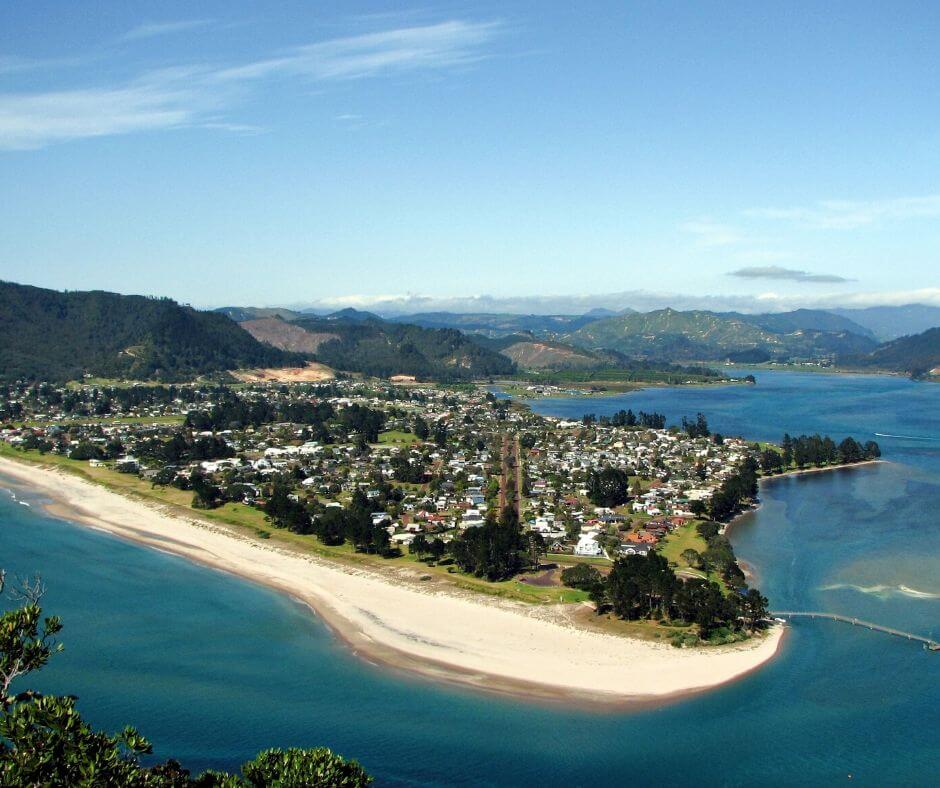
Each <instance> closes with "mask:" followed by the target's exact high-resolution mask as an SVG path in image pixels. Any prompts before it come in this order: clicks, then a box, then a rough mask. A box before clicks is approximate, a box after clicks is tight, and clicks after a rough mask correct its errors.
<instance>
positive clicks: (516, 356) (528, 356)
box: [502, 342, 598, 369]
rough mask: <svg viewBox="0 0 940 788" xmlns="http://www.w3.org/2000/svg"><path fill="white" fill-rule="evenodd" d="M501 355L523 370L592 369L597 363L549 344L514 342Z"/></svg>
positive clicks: (570, 350) (566, 349)
mask: <svg viewBox="0 0 940 788" xmlns="http://www.w3.org/2000/svg"><path fill="white" fill-rule="evenodd" d="M502 353H503V355H504V356H508V357H509V358H511V359H512V360H513V361H515V362H516V364H518V365H519V366H520V367H522V368H523V369H573V368H574V369H576V368H580V367H593V366H596V365H597V363H598V361H597V359H596V358H595V357H594V356H592V355H589V354H588V353H584V352H581V351H578V350H577V349H575V348H573V347H570V346H567V345H558V344H554V343H549V342H516V343H515V344H514V345H510V346H509V347H507V348H506V349H505V350H503V351H502Z"/></svg>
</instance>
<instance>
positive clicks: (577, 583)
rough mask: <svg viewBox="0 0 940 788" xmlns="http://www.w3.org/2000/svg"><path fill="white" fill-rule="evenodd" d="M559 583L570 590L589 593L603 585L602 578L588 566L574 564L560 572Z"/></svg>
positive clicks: (595, 570)
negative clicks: (575, 589)
mask: <svg viewBox="0 0 940 788" xmlns="http://www.w3.org/2000/svg"><path fill="white" fill-rule="evenodd" d="M561 582H562V583H564V584H565V585H566V586H568V587H570V588H577V589H579V590H581V591H588V592H591V591H595V590H596V589H598V588H599V587H602V586H603V585H604V578H603V575H601V573H600V572H598V571H597V569H595V568H594V567H593V566H591V565H590V564H575V565H574V566H569V567H567V568H566V569H563V570H562V572H561Z"/></svg>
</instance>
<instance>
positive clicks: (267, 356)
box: [0, 282, 303, 381]
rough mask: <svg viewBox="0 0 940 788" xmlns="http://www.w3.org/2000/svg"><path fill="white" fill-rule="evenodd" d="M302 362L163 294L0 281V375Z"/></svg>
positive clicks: (190, 372) (185, 374) (140, 372)
mask: <svg viewBox="0 0 940 788" xmlns="http://www.w3.org/2000/svg"><path fill="white" fill-rule="evenodd" d="M302 362H303V357H301V356H299V355H297V354H291V353H285V352H284V351H282V350H279V349H277V348H273V347H270V346H269V345H264V344H262V343H261V342H258V341H257V340H256V339H255V338H254V337H253V336H251V335H250V334H249V333H248V332H247V331H245V330H244V329H242V328H241V327H240V326H239V325H238V324H237V323H234V322H233V321H232V320H230V319H229V318H228V317H226V316H225V315H223V314H218V313H213V312H200V311H197V310H195V309H193V308H191V307H188V306H181V305H179V304H177V303H176V302H175V301H172V300H170V299H168V298H161V299H154V298H146V297H143V296H126V295H118V294H116V293H106V292H103V291H90V292H66V293H61V292H58V291H55V290H45V289H43V288H39V287H29V286H26V285H18V284H13V283H11V282H0V379H3V380H13V379H17V378H27V379H36V380H40V379H41V380H48V381H65V380H73V379H77V378H81V377H82V375H84V374H90V375H94V376H99V377H122V378H132V379H136V380H150V379H159V380H184V379H188V378H192V377H195V376H197V375H203V374H207V373H212V372H220V371H223V370H229V369H237V368H240V367H277V366H287V365H290V364H299V363H302Z"/></svg>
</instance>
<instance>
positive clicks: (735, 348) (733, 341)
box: [564, 309, 876, 362]
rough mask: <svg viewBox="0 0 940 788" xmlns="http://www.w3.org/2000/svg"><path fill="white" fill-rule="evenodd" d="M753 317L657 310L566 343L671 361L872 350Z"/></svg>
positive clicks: (609, 322)
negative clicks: (763, 322) (766, 323)
mask: <svg viewBox="0 0 940 788" xmlns="http://www.w3.org/2000/svg"><path fill="white" fill-rule="evenodd" d="M745 317H747V318H748V319H744V318H745ZM752 317H753V316H733V317H728V316H723V315H719V314H716V313H714V312H706V311H689V312H679V311H676V310H675V309H659V310H656V311H654V312H645V313H638V314H630V315H621V316H618V317H611V318H606V319H604V320H598V321H596V322H593V323H590V324H588V325H586V326H584V327H582V328H580V329H578V330H577V331H575V332H574V333H572V334H570V335H568V336H567V337H564V339H565V340H567V341H570V342H572V343H574V344H577V345H581V346H584V347H588V348H606V349H610V350H616V351H619V352H621V353H624V354H626V355H629V356H633V357H636V358H650V359H660V360H669V361H672V360H692V359H694V360H730V361H740V362H761V361H769V360H789V359H794V358H830V357H833V356H835V355H837V354H842V353H853V354H863V353H867V352H869V351H871V350H872V349H873V348H874V347H875V346H876V343H875V342H874V340H872V339H870V338H868V337H863V336H859V335H858V334H854V333H851V332H848V331H837V332H836V331H817V330H810V329H802V328H800V329H797V330H792V331H791V330H771V329H768V328H765V327H762V326H761V325H755V324H754V322H752ZM763 317H766V316H763Z"/></svg>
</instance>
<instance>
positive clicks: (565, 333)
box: [245, 305, 940, 374]
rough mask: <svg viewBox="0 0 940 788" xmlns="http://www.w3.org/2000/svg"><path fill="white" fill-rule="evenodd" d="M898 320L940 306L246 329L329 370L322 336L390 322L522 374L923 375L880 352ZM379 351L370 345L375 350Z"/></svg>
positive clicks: (339, 316) (493, 316)
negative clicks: (778, 367)
mask: <svg viewBox="0 0 940 788" xmlns="http://www.w3.org/2000/svg"><path fill="white" fill-rule="evenodd" d="M249 311H250V310H249ZM252 314H255V315H265V314H266V311H265V310H255V311H254V312H252ZM892 315H893V316H894V318H895V319H896V320H897V321H898V323H899V324H901V325H905V326H906V325H920V324H923V323H924V322H929V321H931V320H932V319H933V318H932V315H935V316H936V320H937V321H938V325H940V309H935V308H933V307H925V306H919V305H914V306H911V307H879V308H877V309H873V310H837V311H832V310H819V309H797V310H794V311H791V312H782V313H770V314H757V315H749V314H743V313H737V312H725V313H716V312H708V311H704V310H697V311H694V310H693V311H678V310H674V309H660V310H656V311H653V312H645V313H640V312H634V311H632V310H626V311H624V312H619V313H613V312H611V311H610V310H594V311H593V312H592V313H589V314H585V315H518V314H497V313H468V314H462V313H453V312H429V313H422V314H416V315H409V316H405V317H399V316H396V317H392V318H388V319H383V318H382V317H380V316H379V315H376V314H373V313H371V312H362V311H359V310H355V309H344V310H342V311H340V312H334V313H331V314H328V315H323V316H320V317H317V318H310V317H304V316H303V315H298V313H294V314H293V315H283V317H284V318H285V319H286V320H291V321H292V323H285V322H284V321H283V320H281V321H278V323H279V324H277V325H272V324H271V323H270V322H256V323H255V324H254V325H251V326H250V325H249V324H247V323H246V324H245V325H246V327H248V328H249V330H251V331H252V333H253V334H254V335H255V336H256V337H258V338H259V339H263V340H264V341H269V342H273V344H275V345H276V346H278V347H282V348H285V349H289V350H298V351H299V350H303V351H304V352H308V353H314V354H316V355H317V357H318V358H320V360H323V361H324V363H330V362H329V361H327V360H326V359H325V358H324V353H325V351H327V350H329V348H327V347H325V346H324V345H323V342H324V339H328V338H331V336H332V335H335V333H336V326H337V325H342V324H368V325H370V326H372V330H373V331H379V332H387V331H388V329H387V328H385V329H383V328H381V327H382V326H386V327H387V326H389V325H399V326H414V327H421V328H425V329H428V330H432V329H437V330H442V329H457V330H459V331H460V332H462V333H464V334H465V335H466V337H467V339H468V340H469V341H471V342H473V343H475V344H477V345H478V346H480V347H482V348H485V349H488V350H490V351H493V352H497V353H500V354H502V355H503V356H505V357H506V358H508V359H509V360H511V361H512V362H513V363H514V364H515V365H516V366H517V367H518V368H519V369H520V370H590V369H602V368H612V367H622V366H624V365H625V364H628V363H630V362H632V361H635V360H642V361H648V362H655V363H666V364H668V363H683V362H689V361H704V362H716V361H730V362H735V363H760V362H766V361H778V362H787V361H812V360H815V361H826V362H831V363H839V364H850V365H853V366H858V367H864V368H869V367H879V364H881V365H884V366H881V367H879V368H884V369H888V370H896V371H909V369H910V370H913V369H914V368H915V367H916V368H917V369H920V368H922V367H923V366H924V364H925V363H927V360H924V361H923V363H915V361H914V359H912V358H911V357H910V356H905V355H903V354H901V355H896V354H889V353H888V352H887V351H885V352H884V353H879V352H878V351H879V349H880V348H879V337H880V336H881V335H883V333H884V332H885V331H886V330H887V325H888V322H887V321H889V320H890V319H891V316H892ZM310 320H313V321H314V322H311V323H307V325H306V326H305V333H303V334H300V333H298V332H297V331H296V329H291V328H290V327H289V326H290V325H292V324H293V323H297V322H299V321H310ZM317 321H319V322H317ZM879 321H880V322H879ZM272 330H273V331H275V333H276V334H277V336H276V337H271V336H267V337H266V336H265V332H266V331H272ZM331 332H332V334H331ZM292 338H293V339H292ZM393 344H394V343H393ZM915 347H921V346H920V345H916V346H915ZM379 349H380V348H379V347H377V346H375V345H373V346H372V349H371V352H378V351H379ZM333 352H336V351H335V350H334V351H333ZM364 352H365V351H362V352H359V353H357V354H354V356H355V360H354V359H353V356H351V355H350V353H349V349H348V348H347V351H346V352H345V354H344V355H342V356H340V357H338V358H334V359H333V360H334V361H336V362H337V363H341V364H342V363H345V364H347V365H349V364H355V368H356V369H357V370H361V369H364V368H366V367H367V366H368V359H366V358H365V356H364V355H363V353H364ZM902 359H903V360H902ZM928 360H929V359H928ZM899 365H900V367H903V369H901V368H900V367H899ZM432 367H433V364H432ZM350 368H351V367H350ZM930 368H932V367H930ZM497 374H501V373H497Z"/></svg>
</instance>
